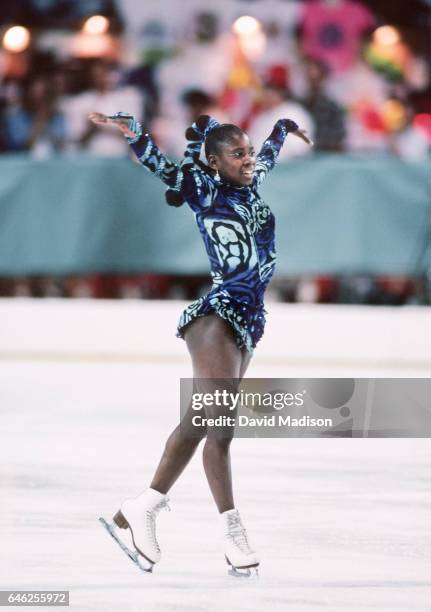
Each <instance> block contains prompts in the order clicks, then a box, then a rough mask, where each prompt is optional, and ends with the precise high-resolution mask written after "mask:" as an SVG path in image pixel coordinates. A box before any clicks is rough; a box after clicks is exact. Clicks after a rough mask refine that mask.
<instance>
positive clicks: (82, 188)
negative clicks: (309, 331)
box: [0, 0, 431, 305]
mask: <svg viewBox="0 0 431 612" xmlns="http://www.w3.org/2000/svg"><path fill="white" fill-rule="evenodd" d="M0 27H1V30H0V33H1V50H0V125H1V132H0V150H1V155H0V178H1V184H2V187H1V190H0V295H1V296H3V297H13V296H16V297H40V298H42V297H94V298H145V299H169V298H172V299H192V298H195V297H198V296H199V295H201V294H202V293H203V292H205V291H206V290H207V288H208V282H209V281H208V266H207V262H206V258H205V254H204V251H203V247H202V246H201V244H200V238H199V235H198V232H197V230H196V229H195V227H194V223H193V219H192V217H191V215H190V212H189V211H186V210H182V209H181V210H174V209H171V208H168V207H166V206H165V204H164V200H163V187H162V186H161V185H159V184H158V181H157V180H156V179H155V178H154V177H151V176H150V175H149V174H147V173H146V172H145V171H143V170H142V169H141V168H139V167H138V164H136V163H133V162H134V161H135V160H133V156H132V155H131V154H130V152H129V151H128V148H127V145H126V144H125V142H124V139H123V138H122V136H121V135H119V134H117V133H116V132H109V131H107V130H106V129H105V130H102V129H100V128H98V127H96V126H95V125H94V124H90V123H89V122H88V120H87V115H88V113H89V112H91V111H101V112H105V113H113V112H116V111H118V110H123V111H128V112H130V113H132V114H134V115H135V116H137V117H139V118H140V119H141V120H142V121H143V122H144V124H145V126H146V128H147V129H148V130H149V131H150V132H151V133H152V135H153V137H154V138H155V140H156V142H157V143H158V144H159V146H160V147H161V148H162V150H163V151H165V152H166V153H167V154H168V155H169V156H171V157H172V158H174V159H180V158H181V156H182V152H183V149H184V146H185V139H184V131H185V129H186V127H187V126H188V125H189V124H190V122H191V121H192V120H193V119H195V118H196V117H197V116H198V115H199V114H202V113H208V114H212V115H214V116H215V117H216V118H217V119H219V120H220V121H226V122H234V123H237V124H238V125H240V126H242V127H243V128H244V129H246V130H247V131H248V132H249V134H250V136H251V138H252V140H253V142H254V143H255V146H256V147H259V145H260V143H261V142H262V141H263V140H264V139H265V137H266V136H267V134H268V133H269V132H270V130H271V126H272V124H273V123H274V122H275V121H276V120H277V119H278V118H279V117H289V118H292V119H294V120H295V121H296V122H297V123H299V124H300V125H301V127H303V128H305V129H307V130H308V132H309V133H310V134H311V135H312V137H313V139H314V141H315V143H316V144H315V147H314V149H313V150H310V149H309V148H308V147H307V146H306V145H304V143H302V142H301V141H299V140H296V139H293V138H291V139H288V141H287V143H286V145H285V147H284V149H283V151H282V154H281V156H280V164H279V165H278V167H277V169H276V170H275V172H274V175H273V176H274V178H273V179H272V180H271V181H268V185H267V186H266V188H265V190H264V196H265V198H266V199H267V201H268V203H269V204H270V206H271V207H272V208H273V210H274V212H275V213H276V217H277V220H278V231H277V244H278V253H279V264H278V269H277V275H276V276H275V278H274V281H273V283H272V285H271V287H270V294H269V296H270V297H271V298H272V299H273V300H277V301H281V302H307V303H315V302H318V303H350V304H377V305H403V304H428V303H429V302H430V299H431V284H430V283H431V280H430V275H431V260H430V248H429V244H430V237H431V184H430V182H429V175H430V173H429V168H430V164H429V162H430V159H431V158H430V154H429V151H430V144H431V86H430V67H431V2H429V1H425V0H412V1H411V2H408V3H407V2H390V1H389V0H367V1H365V0H363V1H356V0H310V1H297V0H254V1H241V0H220V2H218V3H216V4H215V5H214V6H210V5H207V4H206V3H203V2H202V1H198V0H185V1H183V2H180V1H179V0H163V1H162V2H159V3H155V2H143V3H137V2H133V1H132V0H118V1H117V2H116V1H114V0H91V1H79V0H13V1H7V0H5V1H3V2H2V4H1V8H0Z"/></svg>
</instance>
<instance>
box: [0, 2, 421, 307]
mask: <svg viewBox="0 0 431 612" xmlns="http://www.w3.org/2000/svg"><path fill="white" fill-rule="evenodd" d="M244 19H245V20H246V21H244ZM247 19H248V21H247ZM280 23H281V22H279V21H278V20H277V18H276V16H274V15H272V16H270V17H268V18H267V20H266V21H262V20H260V21H259V20H257V19H253V18H250V17H245V18H244V17H243V18H242V21H241V19H237V20H236V22H235V23H233V24H231V27H230V28H228V29H226V28H222V27H219V26H217V19H216V16H215V15H213V14H212V13H211V11H204V12H202V11H196V14H195V15H194V21H193V27H190V29H189V31H188V35H187V36H182V38H181V44H177V45H172V44H171V43H170V44H169V45H167V46H166V48H163V44H161V43H160V40H161V39H162V38H163V36H161V34H160V31H158V30H157V23H154V22H150V21H149V22H148V23H145V24H142V28H141V32H143V33H144V34H147V35H148V36H149V39H151V40H152V41H153V42H152V45H153V48H149V47H147V48H143V49H140V52H139V53H137V54H135V59H134V61H132V62H131V61H130V57H129V58H127V60H126V59H125V54H124V50H122V47H121V45H117V47H115V45H114V47H112V46H111V47H110V50H109V53H106V54H105V55H104V54H103V53H99V54H92V53H87V54H86V53H76V54H75V55H71V56H69V57H68V56H65V54H64V52H62V53H56V50H55V47H52V46H51V47H50V46H49V45H46V44H41V45H40V47H38V45H37V44H35V45H33V48H32V49H31V52H28V53H24V54H21V55H22V58H21V59H22V61H21V62H20V61H19V59H17V58H16V57H15V58H14V61H13V62H12V63H11V64H10V65H9V67H8V68H5V65H4V63H3V65H2V64H1V62H0V78H1V83H0V126H1V130H0V150H1V152H2V153H4V154H11V153H12V154H16V153H23V152H25V153H28V154H30V155H33V156H34V157H36V158H43V157H46V156H49V155H57V154H59V153H61V154H62V155H76V154H86V155H98V156H110V157H112V156H114V157H115V156H117V157H124V156H127V155H129V154H130V153H129V150H128V147H127V145H126V143H125V140H124V138H123V137H122V136H121V134H119V133H118V132H117V131H116V130H109V129H106V128H105V129H102V128H100V127H98V126H96V125H95V124H92V123H90V122H89V121H88V119H87V115H88V113H90V112H92V111H99V112H103V113H106V114H112V113H114V112H116V111H119V110H121V111H127V112H129V113H131V114H133V115H134V116H136V117H137V118H139V119H140V120H141V121H142V122H143V123H144V125H145V126H146V129H147V130H148V131H150V132H151V133H152V135H153V137H154V139H155V141H156V142H157V144H158V145H159V146H160V147H161V149H162V150H163V151H164V152H166V153H167V154H168V155H169V156H171V157H172V158H174V159H179V158H181V157H182V153H183V150H184V146H185V139H184V131H185V129H186V127H187V126H188V125H190V123H191V122H192V121H194V120H195V119H196V118H197V117H198V116H199V115H200V114H210V115H213V116H215V117H216V118H217V119H218V120H219V121H221V122H233V123H236V124H237V125H240V126H241V127H242V128H243V129H245V130H246V131H247V132H248V133H249V135H250V137H251V140H252V142H253V143H254V144H255V147H256V148H257V149H258V148H259V145H260V143H262V142H263V141H264V139H265V138H266V136H267V135H268V134H269V133H270V131H271V128H272V125H273V124H274V123H275V121H276V120H277V119H278V118H280V117H288V118H290V119H293V120H294V121H296V122H297V123H298V124H299V125H300V126H301V127H302V128H303V129H306V130H307V132H308V133H309V135H310V136H311V138H312V139H313V140H314V142H315V147H314V148H313V149H310V148H309V147H308V146H307V145H305V144H304V143H303V142H302V141H301V140H299V139H292V140H291V141H290V142H289V146H286V147H284V148H283V149H282V152H281V155H280V160H281V161H283V160H286V159H288V158H292V157H300V156H306V155H315V154H319V153H320V152H330V153H342V152H344V153H349V154H366V153H370V152H371V153H373V152H377V153H384V154H390V155H396V156H398V157H400V158H402V159H405V160H417V159H421V158H424V157H425V156H426V155H428V154H429V152H430V144H431V122H430V118H431V88H430V66H429V63H428V61H427V58H426V57H425V55H424V53H423V51H422V50H421V49H420V47H418V46H417V45H416V46H415V44H414V41H413V42H412V40H411V37H410V40H408V38H409V37H408V36H403V34H402V32H401V31H399V30H397V29H396V28H394V27H392V26H390V25H385V24H382V21H381V19H379V16H378V15H374V14H373V13H372V12H371V11H370V9H369V8H367V6H365V5H364V4H361V3H360V2H356V1H353V0H311V1H310V2H307V3H304V5H303V8H302V9H301V11H299V12H297V13H296V14H295V22H294V23H293V25H292V27H290V28H289V30H286V29H285V28H284V27H282V26H281V25H280ZM159 28H160V24H159ZM127 36H128V32H127V29H126V31H125V32H123V34H122V35H121V36H120V35H119V34H118V33H117V34H116V35H115V36H114V37H113V38H115V37H117V38H122V39H125V38H127ZM148 36H147V40H148ZM155 39H157V44H154V40H155ZM40 40H41V41H42V42H43V33H42V35H41V37H40ZM143 40H144V41H145V36H144V38H143ZM150 46H151V45H150ZM144 47H145V44H144ZM112 48H114V49H117V52H116V51H115V50H114V51H112ZM157 278H159V280H157ZM99 280H100V279H99ZM99 280H97V279H94V278H92V279H90V280H87V281H86V282H85V283H83V284H82V283H81V284H80V283H79V282H75V281H76V279H75V280H74V279H71V280H70V282H69V283H68V282H66V281H64V282H63V281H61V280H55V279H54V280H53V279H48V280H47V282H46V283H45V285H44V284H43V282H42V285H40V283H39V284H38V282H39V281H37V279H36V280H34V279H33V280H32V282H30V281H25V280H22V279H21V280H19V279H18V280H17V281H16V282H15V284H13V286H12V285H11V284H10V283H8V282H6V281H5V282H4V283H3V285H2V286H0V293H1V294H3V295H8V294H13V295H26V294H30V295H33V294H34V295H39V294H40V295H44V294H46V295H55V294H58V295H65V296H66V295H75V294H76V295H81V294H83V295H84V294H88V295H94V296H95V297H98V296H101V297H103V296H105V297H110V296H114V297H121V296H128V295H130V296H138V297H146V296H148V297H154V296H155V297H185V298H189V297H193V295H189V294H190V293H192V294H194V295H196V293H199V291H200V290H201V289H202V283H201V282H200V281H199V279H198V280H196V282H192V281H189V280H186V281H185V280H184V279H182V282H180V281H181V279H179V280H178V282H176V281H175V279H172V278H170V279H167V277H163V278H160V277H153V276H151V275H146V276H145V277H140V280H139V281H133V282H129V281H128V280H127V279H123V280H124V282H117V280H118V279H117V280H116V281H115V282H113V281H112V278H111V280H110V281H108V280H107V281H106V283H105V284H104V283H102V284H100V282H99ZM112 282H113V284H112ZM286 282H287V281H286ZM110 283H111V284H110ZM292 283H293V284H292V286H289V283H287V284H285V286H284V287H283V288H279V289H277V291H276V292H275V293H277V297H278V298H279V299H285V300H289V301H295V300H297V301H300V300H303V301H313V300H314V301H322V300H323V301H325V300H327V301H343V300H344V301H345V300H346V299H347V298H346V297H345V295H347V294H346V293H345V292H346V291H347V289H346V287H347V284H346V282H344V281H343V280H342V279H338V280H337V281H335V280H334V281H333V283H332V284H331V283H329V285H328V282H327V281H326V280H325V281H322V282H320V281H316V282H314V284H313V283H312V282H311V280H310V279H296V280H295V281H293V280H292ZM319 283H320V284H319ZM382 283H383V281H382ZM382 283H380V285H379V283H377V284H376V283H371V285H370V286H368V287H367V288H366V289H364V283H363V282H362V284H361V283H359V284H358V287H359V289H358V288H356V289H355V288H351V294H352V295H358V296H359V295H361V296H362V297H358V298H357V299H358V300H359V301H361V300H362V301H367V300H368V301H369V302H370V303H373V301H374V302H376V303H378V302H379V300H380V299H382V300H383V297H379V295H380V296H383V295H385V294H386V293H388V292H389V293H390V294H391V295H395V296H396V297H393V300H395V302H397V300H398V301H401V302H402V300H408V299H409V296H410V294H411V293H412V291H413V289H414V287H413V288H412V285H411V283H410V281H406V282H405V284H404V285H403V287H402V288H401V289H400V283H399V282H398V285H397V283H394V285H397V288H396V290H394V287H393V286H392V287H391V288H390V290H389V289H388V284H387V283H386V285H385V283H383V284H382ZM312 284H313V289H310V287H311V285H312ZM401 284H402V283H401ZM114 285H115V289H113V288H112V287H113V286H114ZM41 287H42V288H41ZM101 287H104V289H101ZM109 287H111V288H109ZM292 287H293V288H292ZM328 287H330V289H329V288H328ZM360 287H362V289H364V290H362V289H360ZM313 292H314V293H313ZM343 292H344V293H343ZM347 293H348V292H347ZM413 293H414V291H413ZM313 296H314V297H313ZM325 296H326V297H325ZM343 296H344V297H343ZM376 296H377V297H376ZM391 299H392V298H391ZM389 301H390V300H389Z"/></svg>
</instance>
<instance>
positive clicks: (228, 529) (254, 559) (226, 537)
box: [220, 508, 259, 576]
mask: <svg viewBox="0 0 431 612" xmlns="http://www.w3.org/2000/svg"><path fill="white" fill-rule="evenodd" d="M220 516H221V519H222V525H223V544H224V553H225V557H226V560H227V562H228V563H229V565H231V566H232V571H231V572H230V573H232V574H233V575H246V576H249V575H250V571H246V572H238V571H236V570H249V569H250V568H257V566H258V565H259V557H258V555H257V554H256V553H255V552H254V550H252V549H251V547H250V544H249V542H248V539H247V532H246V530H245V528H244V525H243V524H242V521H241V517H240V515H239V512H238V510H236V509H235V508H234V509H233V510H227V511H226V512H223V513H222V514H221V515H220Z"/></svg>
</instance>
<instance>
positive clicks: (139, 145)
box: [88, 113, 182, 187]
mask: <svg viewBox="0 0 431 612" xmlns="http://www.w3.org/2000/svg"><path fill="white" fill-rule="evenodd" d="M88 118H89V119H90V120H91V121H93V122H94V123H96V124H99V125H107V124H111V125H115V126H116V127H117V128H118V129H119V130H121V131H122V132H123V134H124V136H125V137H126V139H127V141H128V143H129V144H130V146H131V147H132V149H133V151H134V152H135V154H136V157H137V158H138V160H139V162H140V163H141V164H142V165H143V166H144V167H145V168H146V169H147V170H149V171H150V172H152V173H153V174H155V175H156V176H158V177H159V178H160V179H161V180H162V181H163V182H164V183H165V184H166V185H168V187H175V186H177V185H178V183H180V182H181V178H182V176H181V175H182V172H181V170H180V167H179V165H178V164H175V163H174V162H172V161H171V160H170V159H169V158H168V157H167V156H166V155H164V154H163V153H162V152H161V151H160V149H159V148H158V147H157V145H156V144H155V143H154V141H153V140H152V138H151V136H150V135H149V134H148V133H145V132H144V130H143V129H142V126H141V124H140V123H139V121H136V119H135V118H134V117H132V116H131V115H129V114H128V113H117V114H115V115H112V116H107V115H104V114H102V113H91V114H90V115H89V117H88Z"/></svg>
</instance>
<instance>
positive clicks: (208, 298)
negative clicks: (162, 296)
mask: <svg viewBox="0 0 431 612" xmlns="http://www.w3.org/2000/svg"><path fill="white" fill-rule="evenodd" d="M212 312H215V313H216V314H218V315H219V316H220V317H221V318H222V319H225V320H226V321H227V322H228V323H230V325H231V326H232V329H233V332H234V334H235V340H236V343H237V346H238V347H239V348H246V349H247V351H250V352H253V349H254V348H255V346H256V344H257V343H258V342H259V340H260V339H261V337H262V335H263V332H264V328H265V322H266V319H265V314H266V310H265V309H264V307H263V304H261V305H250V304H245V303H243V302H241V301H240V300H237V299H235V298H233V297H232V296H231V295H230V294H229V293H228V292H227V291H223V290H220V289H218V290H217V291H210V292H209V293H208V294H207V295H204V296H203V297H201V298H199V299H197V300H195V301H194V302H192V303H191V304H190V305H189V306H187V308H186V309H185V310H184V312H183V313H182V315H181V317H180V320H179V322H178V328H177V334H176V335H177V336H178V337H179V338H184V336H183V331H184V328H185V327H186V326H187V325H188V324H189V323H191V321H193V320H194V319H196V318H197V317H203V316H205V315H207V314H210V313H212Z"/></svg>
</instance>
